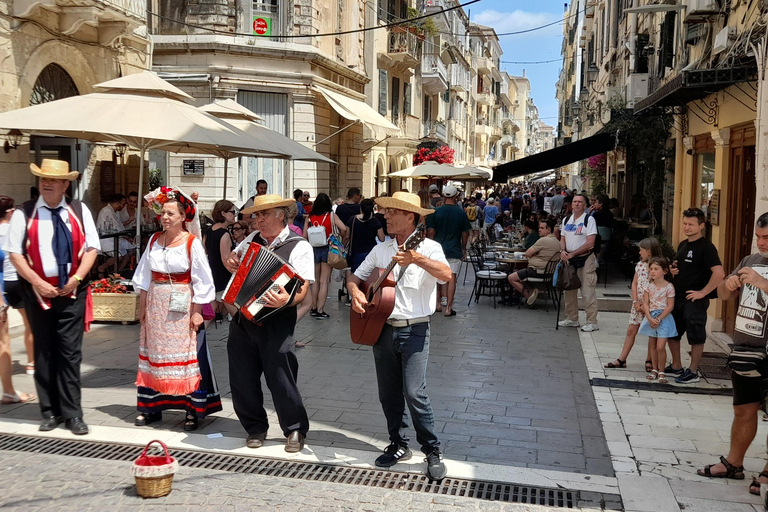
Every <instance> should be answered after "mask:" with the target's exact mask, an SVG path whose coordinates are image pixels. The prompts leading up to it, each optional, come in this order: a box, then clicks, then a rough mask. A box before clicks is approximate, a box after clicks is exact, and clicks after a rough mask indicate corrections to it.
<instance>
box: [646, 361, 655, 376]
mask: <svg viewBox="0 0 768 512" xmlns="http://www.w3.org/2000/svg"><path fill="white" fill-rule="evenodd" d="M645 371H646V372H649V373H650V372H651V371H653V361H646V362H645Z"/></svg>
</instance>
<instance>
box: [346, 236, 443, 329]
mask: <svg viewBox="0 0 768 512" xmlns="http://www.w3.org/2000/svg"><path fill="white" fill-rule="evenodd" d="M416 252H417V253H419V254H422V255H424V256H426V257H427V258H429V259H431V260H435V261H438V262H440V263H444V264H445V265H448V261H447V260H446V259H445V254H444V253H443V247H442V246H441V245H440V244H439V243H437V242H435V241H434V240H430V239H429V238H427V239H425V240H423V241H422V242H421V243H420V244H419V246H418V247H417V248H416ZM395 254H397V240H396V239H392V240H390V241H388V242H382V243H380V244H379V245H377V246H376V247H374V248H373V249H372V250H371V252H370V253H368V256H367V257H366V258H365V261H363V263H361V264H360V266H359V267H358V268H357V270H356V271H355V276H356V277H357V278H358V279H360V280H362V281H365V280H366V279H368V276H369V275H371V272H373V270H374V269H376V268H386V267H387V266H388V265H389V264H390V262H391V261H392V257H393V256H394V255H395ZM401 272H403V268H402V267H401V266H400V265H395V268H394V269H393V270H392V277H393V278H394V279H395V281H397V280H398V278H399V277H400V273H401ZM437 283H440V284H445V281H440V280H438V279H437V278H436V277H434V276H433V275H431V274H430V273H429V272H427V271H426V270H424V269H423V268H421V267H420V266H418V265H408V267H407V268H406V269H405V275H403V277H402V279H400V280H399V281H398V282H397V285H396V286H395V309H393V310H392V314H391V315H389V318H390V319H392V320H408V319H411V318H421V317H424V316H430V315H432V314H433V313H434V312H435V302H436V300H437V287H436V286H435V285H436V284H437Z"/></svg>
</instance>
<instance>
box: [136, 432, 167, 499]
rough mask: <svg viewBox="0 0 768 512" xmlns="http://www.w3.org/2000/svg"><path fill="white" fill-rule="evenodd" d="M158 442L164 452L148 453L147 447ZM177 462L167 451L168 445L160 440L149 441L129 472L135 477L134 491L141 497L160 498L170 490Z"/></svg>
mask: <svg viewBox="0 0 768 512" xmlns="http://www.w3.org/2000/svg"><path fill="white" fill-rule="evenodd" d="M154 443H158V444H159V445H160V446H161V447H162V448H163V451H164V452H165V453H164V454H163V455H148V454H147V451H148V450H149V447H150V446H152V445H153V444H154ZM178 469H179V463H178V462H176V459H174V458H173V457H171V455H170V454H169V453H168V447H167V446H166V445H165V443H163V442H162V441H157V440H155V441H150V442H149V443H147V446H145V447H144V451H143V452H141V455H139V458H138V459H136V460H135V461H134V462H133V466H132V467H131V474H132V475H133V476H134V477H135V478H136V493H137V494H138V495H139V496H141V497H142V498H160V497H162V496H167V495H168V494H170V492H171V486H172V485H173V475H174V474H175V473H176V471H178Z"/></svg>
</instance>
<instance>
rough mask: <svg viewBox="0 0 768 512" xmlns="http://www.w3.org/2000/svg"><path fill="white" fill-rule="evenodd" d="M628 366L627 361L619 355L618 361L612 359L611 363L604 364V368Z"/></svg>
mask: <svg viewBox="0 0 768 512" xmlns="http://www.w3.org/2000/svg"><path fill="white" fill-rule="evenodd" d="M626 367H627V361H626V360H624V361H622V360H621V359H619V358H618V357H617V358H616V361H611V362H610V363H608V364H606V365H605V366H603V368H626Z"/></svg>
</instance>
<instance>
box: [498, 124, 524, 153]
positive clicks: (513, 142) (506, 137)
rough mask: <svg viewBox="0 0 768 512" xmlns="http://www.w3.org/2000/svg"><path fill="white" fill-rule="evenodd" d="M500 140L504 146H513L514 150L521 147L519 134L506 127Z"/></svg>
mask: <svg viewBox="0 0 768 512" xmlns="http://www.w3.org/2000/svg"><path fill="white" fill-rule="evenodd" d="M500 142H501V146H502V147H506V146H509V147H511V148H512V151H513V152H514V151H518V150H519V149H520V146H518V144H517V136H516V135H515V134H514V133H511V132H510V131H509V130H506V129H505V130H504V131H503V134H502V136H501V141H500Z"/></svg>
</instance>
